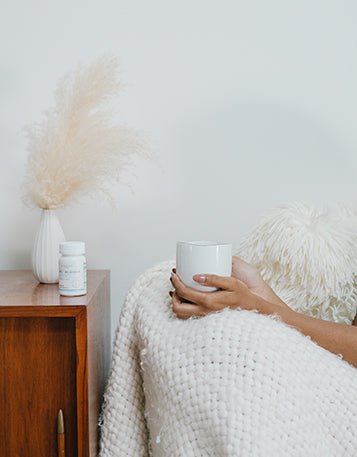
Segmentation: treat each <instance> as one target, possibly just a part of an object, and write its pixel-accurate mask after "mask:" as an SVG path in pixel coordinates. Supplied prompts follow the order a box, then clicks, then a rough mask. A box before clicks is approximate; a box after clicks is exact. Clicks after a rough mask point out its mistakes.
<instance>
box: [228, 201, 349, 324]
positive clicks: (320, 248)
mask: <svg viewBox="0 0 357 457" xmlns="http://www.w3.org/2000/svg"><path fill="white" fill-rule="evenodd" d="M356 216H357V212H356V208H354V207H348V206H346V205H342V204H341V205H338V206H330V207H323V206H319V207H317V206H315V205H309V204H307V203H291V204H288V205H280V206H278V207H276V208H273V209H272V210H270V211H268V212H267V213H266V214H265V215H264V216H263V217H262V218H261V220H260V222H259V223H258V225H257V226H256V227H255V228H254V229H253V230H252V231H251V232H250V233H249V234H248V235H247V236H246V237H245V238H244V239H243V240H242V243H241V244H240V246H239V248H238V252H237V255H239V256H240V257H242V259H244V260H245V261H247V262H249V263H251V264H252V265H254V266H256V267H257V268H258V270H259V271H260V273H261V275H262V277H263V279H264V280H265V281H266V282H267V283H268V284H269V285H270V286H271V287H272V288H273V290H274V291H275V292H276V293H277V294H278V296H279V297H280V298H281V299H282V300H283V301H285V303H287V304H288V305H289V306H290V308H292V309H293V310H295V311H298V312H300V313H302V314H306V315H309V316H313V317H318V318H320V319H325V320H330V321H334V322H340V323H345V324H351V322H352V320H353V318H354V317H355V315H356V308H357V276H356V274H357V217H356Z"/></svg>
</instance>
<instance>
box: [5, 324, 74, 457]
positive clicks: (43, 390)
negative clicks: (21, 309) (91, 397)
mask: <svg viewBox="0 0 357 457" xmlns="http://www.w3.org/2000/svg"><path fill="white" fill-rule="evenodd" d="M59 409H62V411H63V414H64V420H65V431H66V457H75V456H76V455H77V411H76V337H75V320H74V318H72V317H0V456H9V457H10V456H11V457H34V456H36V457H52V456H53V457H55V456H56V455H57V428H56V424H57V414H58V411H59Z"/></svg>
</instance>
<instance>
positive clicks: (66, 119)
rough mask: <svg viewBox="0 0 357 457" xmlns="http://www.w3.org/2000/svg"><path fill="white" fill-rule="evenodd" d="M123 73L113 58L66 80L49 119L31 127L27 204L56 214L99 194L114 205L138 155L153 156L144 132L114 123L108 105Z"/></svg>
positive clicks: (28, 128) (59, 86) (98, 62)
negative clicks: (116, 188) (117, 186)
mask: <svg viewBox="0 0 357 457" xmlns="http://www.w3.org/2000/svg"><path fill="white" fill-rule="evenodd" d="M118 68H119V64H118V61H117V59H115V58H112V57H107V56H104V57H100V58H98V59H97V60H96V61H94V62H93V63H92V64H91V65H90V66H89V67H87V68H84V67H82V66H79V67H78V68H77V70H76V71H74V72H72V73H69V74H67V75H65V76H64V77H63V78H62V79H60V81H59V83H58V86H57V90H56V92H55V106H54V108H52V109H51V110H49V111H46V112H45V113H44V120H43V121H42V122H41V123H36V124H33V125H30V126H28V127H26V129H25V130H26V132H27V135H28V147H27V149H28V152H29V155H28V161H27V168H26V175H25V181H24V191H25V192H24V200H25V202H26V203H27V204H29V205H31V206H38V207H40V208H43V209H55V208H60V207H63V206H66V205H67V204H69V203H73V202H75V201H77V200H78V199H79V198H80V197H82V196H84V195H86V196H98V194H102V195H105V196H106V197H107V198H109V199H110V200H111V201H112V202H113V199H112V197H111V193H110V190H111V187H112V184H113V183H115V182H118V181H119V180H120V179H122V172H123V171H124V170H126V169H127V168H128V166H129V165H131V164H132V159H133V158H134V157H135V156H137V155H144V156H145V155H148V153H147V152H146V151H147V148H146V145H145V141H144V140H143V137H142V135H141V134H139V132H137V131H135V130H133V129H131V128H127V127H125V126H122V125H114V124H113V123H112V119H113V117H114V113H113V112H112V111H111V110H110V109H109V107H108V102H110V101H111V100H112V99H113V97H114V96H116V95H117V93H118V91H119V89H120V88H121V86H122V84H121V83H120V81H119V80H118Z"/></svg>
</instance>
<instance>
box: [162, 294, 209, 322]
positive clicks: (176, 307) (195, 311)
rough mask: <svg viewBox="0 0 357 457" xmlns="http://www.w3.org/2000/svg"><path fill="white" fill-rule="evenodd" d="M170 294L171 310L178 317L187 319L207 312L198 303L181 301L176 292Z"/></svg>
mask: <svg viewBox="0 0 357 457" xmlns="http://www.w3.org/2000/svg"><path fill="white" fill-rule="evenodd" d="M170 295H171V297H172V310H173V312H174V313H175V314H176V316H177V317H179V318H180V319H188V318H190V317H192V316H204V315H206V314H207V313H206V312H205V311H204V310H203V309H202V308H201V307H200V306H199V305H194V304H192V303H184V302H182V301H181V300H180V297H179V296H178V295H177V293H176V292H172V293H170Z"/></svg>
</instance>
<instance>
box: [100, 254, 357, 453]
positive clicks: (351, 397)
mask: <svg viewBox="0 0 357 457" xmlns="http://www.w3.org/2000/svg"><path fill="white" fill-rule="evenodd" d="M171 267H172V264H171V263H167V262H166V263H164V264H160V265H159V266H156V267H155V268H153V269H151V270H150V271H148V272H146V273H145V274H143V275H142V276H141V277H139V278H138V279H137V281H136V282H135V284H134V286H133V287H132V288H131V290H130V291H129V292H128V295H127V298H126V302H125V305H124V308H123V311H122V314H121V318H120V322H119V326H118V330H117V333H116V339H115V346H114V352H113V359H112V367H111V373H110V378H109V382H108V386H107V390H106V395H105V407H104V411H103V418H102V419H103V422H102V429H101V430H102V438H101V450H100V456H101V457H109V456H110V457H114V456H115V457H122V456H130V457H144V456H149V455H152V456H154V457H159V456H169V457H179V456H180V457H201V456H202V457H209V456H212V457H213V456H214V457H225V456H227V457H238V456H239V457H246V456H252V457H253V456H254V457H259V456H261V457H279V456H284V457H286V456H289V457H290V456H291V457H293V456H299V457H310V456H311V457H329V456H331V457H339V456H351V457H352V456H353V457H355V456H357V370H356V369H355V368H354V367H352V366H351V365H349V364H348V363H346V362H344V361H343V360H341V359H340V358H339V357H337V356H335V355H333V354H331V353H330V352H328V351H326V350H325V349H323V348H321V347H320V346H318V345H317V344H315V343H314V342H312V341H311V340H310V339H309V338H307V337H305V336H304V335H302V334H301V333H300V332H299V331H297V330H296V329H293V328H291V327H289V326H287V325H285V324H284V323H282V322H280V321H279V320H278V319H276V318H273V317H268V316H263V315H260V314H258V313H256V312H252V311H245V310H224V311H222V312H220V313H215V314H211V315H208V316H206V317H203V318H196V319H189V320H187V321H184V320H180V319H178V318H177V317H176V316H175V315H174V314H173V312H172V310H171V299H170V297H169V295H168V291H169V290H170V289H171V284H170V282H169V275H170V270H171Z"/></svg>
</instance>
